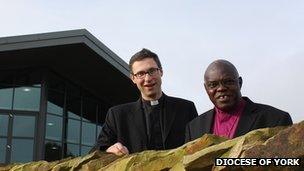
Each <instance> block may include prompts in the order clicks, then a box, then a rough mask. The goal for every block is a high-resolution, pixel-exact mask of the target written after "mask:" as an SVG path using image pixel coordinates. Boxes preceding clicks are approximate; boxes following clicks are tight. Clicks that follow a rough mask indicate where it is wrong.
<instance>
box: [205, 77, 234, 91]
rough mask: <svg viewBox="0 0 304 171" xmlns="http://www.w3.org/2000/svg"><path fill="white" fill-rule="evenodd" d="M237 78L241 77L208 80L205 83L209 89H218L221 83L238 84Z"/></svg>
mask: <svg viewBox="0 0 304 171" xmlns="http://www.w3.org/2000/svg"><path fill="white" fill-rule="evenodd" d="M237 80H239V79H224V80H220V81H208V82H206V83H205V85H206V86H207V88H208V89H217V88H219V87H220V85H222V86H224V87H232V86H235V85H236V84H237Z"/></svg>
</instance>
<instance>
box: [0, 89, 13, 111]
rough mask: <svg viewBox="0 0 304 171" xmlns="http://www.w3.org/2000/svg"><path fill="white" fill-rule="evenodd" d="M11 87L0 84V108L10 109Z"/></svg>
mask: <svg viewBox="0 0 304 171" xmlns="http://www.w3.org/2000/svg"><path fill="white" fill-rule="evenodd" d="M13 90H14V89H13V88H10V87H6V86H0V109H12V102H13Z"/></svg>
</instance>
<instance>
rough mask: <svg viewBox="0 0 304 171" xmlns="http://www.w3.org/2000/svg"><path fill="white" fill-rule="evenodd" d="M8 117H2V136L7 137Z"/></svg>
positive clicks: (0, 116) (0, 125)
mask: <svg viewBox="0 0 304 171" xmlns="http://www.w3.org/2000/svg"><path fill="white" fill-rule="evenodd" d="M7 129H8V115H0V135H1V136H7Z"/></svg>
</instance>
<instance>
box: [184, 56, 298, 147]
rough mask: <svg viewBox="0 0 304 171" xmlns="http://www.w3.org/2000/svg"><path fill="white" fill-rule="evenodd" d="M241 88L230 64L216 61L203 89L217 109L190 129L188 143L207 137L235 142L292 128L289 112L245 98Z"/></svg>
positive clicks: (205, 76)
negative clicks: (278, 128)
mask: <svg viewBox="0 0 304 171" xmlns="http://www.w3.org/2000/svg"><path fill="white" fill-rule="evenodd" d="M242 84H243V80H242V77H240V76H239V73H238V71H237V69H236V68H235V66H234V65H233V64H232V63H230V62H229V61H226V60H216V61H214V62H212V63H211V64H210V65H209V66H208V68H207V69H206V71H205V74H204V87H205V90H206V92H207V94H208V96H209V99H210V100H211V102H212V103H213V104H214V108H213V109H211V110H209V111H207V112H205V113H203V114H202V115H200V116H199V117H197V118H195V119H194V120H192V121H191V122H190V123H189V124H188V125H187V127H186V142H188V141H191V140H194V139H196V138H199V137H201V136H202V135H203V134H205V133H212V134H215V135H218V136H224V137H227V138H234V137H237V136H241V135H244V134H246V133H247V132H250V131H251V130H254V129H259V128H266V127H275V126H287V125H291V124H292V120H291V117H290V115H289V114H288V113H287V112H284V111H282V110H279V109H277V108H274V107H272V106H269V105H265V104H258V103H254V102H252V101H251V100H250V99H249V98H247V97H242V94H241V87H242Z"/></svg>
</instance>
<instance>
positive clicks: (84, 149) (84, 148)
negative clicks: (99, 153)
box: [81, 145, 93, 156]
mask: <svg viewBox="0 0 304 171" xmlns="http://www.w3.org/2000/svg"><path fill="white" fill-rule="evenodd" d="M92 147H93V146H84V145H83V146H81V155H82V156H85V155H87V154H88V152H89V151H90V150H91V149H92Z"/></svg>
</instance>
